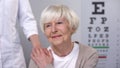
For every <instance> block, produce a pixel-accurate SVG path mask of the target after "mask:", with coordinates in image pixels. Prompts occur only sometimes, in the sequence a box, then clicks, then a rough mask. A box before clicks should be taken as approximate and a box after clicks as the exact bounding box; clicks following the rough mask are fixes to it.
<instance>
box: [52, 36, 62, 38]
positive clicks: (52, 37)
mask: <svg viewBox="0 0 120 68" xmlns="http://www.w3.org/2000/svg"><path fill="white" fill-rule="evenodd" d="M61 36H62V35H54V36H52V38H53V39H54V38H59V37H61Z"/></svg>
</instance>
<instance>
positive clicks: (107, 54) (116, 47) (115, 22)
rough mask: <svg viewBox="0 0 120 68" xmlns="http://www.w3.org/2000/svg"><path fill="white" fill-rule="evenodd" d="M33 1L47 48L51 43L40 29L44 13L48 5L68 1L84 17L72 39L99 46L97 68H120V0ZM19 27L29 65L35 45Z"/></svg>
mask: <svg viewBox="0 0 120 68" xmlns="http://www.w3.org/2000/svg"><path fill="white" fill-rule="evenodd" d="M30 4H31V8H32V11H33V14H34V16H35V19H36V21H37V24H38V30H39V35H40V41H41V42H42V45H43V47H48V46H49V43H48V41H47V39H46V37H45V36H44V34H43V33H42V32H41V30H40V28H39V20H40V19H39V18H40V15H41V12H42V10H43V9H44V8H45V7H47V6H48V5H51V4H64V5H67V6H69V7H70V8H71V9H73V10H74V11H75V12H76V13H77V15H78V16H79V19H80V27H79V28H78V30H77V32H76V33H75V34H74V35H73V37H72V40H73V41H74V40H77V41H79V42H80V43H82V44H85V45H88V46H91V47H93V48H95V49H97V51H98V53H99V63H98V65H97V68H120V0H74V1H71V0H30ZM17 28H18V31H19V35H20V38H21V44H22V45H23V50H24V56H25V59H26V64H27V66H28V64H29V60H30V53H31V49H32V45H31V43H30V42H29V41H28V40H27V39H26V38H25V36H24V34H23V31H22V30H21V29H20V28H21V27H20V26H19V24H18V25H17Z"/></svg>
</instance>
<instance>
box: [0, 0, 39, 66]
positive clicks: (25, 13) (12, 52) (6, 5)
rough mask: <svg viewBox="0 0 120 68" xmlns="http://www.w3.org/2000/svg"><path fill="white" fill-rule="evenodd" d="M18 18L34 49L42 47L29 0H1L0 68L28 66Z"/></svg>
mask: <svg viewBox="0 0 120 68" xmlns="http://www.w3.org/2000/svg"><path fill="white" fill-rule="evenodd" d="M16 20H18V22H19V23H20V25H21V27H22V29H23V31H24V34H25V35H26V38H27V39H29V40H30V41H31V42H32V45H33V50H36V49H38V48H41V47H40V46H41V44H40V42H39V39H38V30H37V26H36V21H35V19H34V16H33V14H32V11H31V8H30V4H29V0H0V68H26V64H25V59H24V55H23V50H22V46H21V44H20V40H19V36H18V32H17V30H16Z"/></svg>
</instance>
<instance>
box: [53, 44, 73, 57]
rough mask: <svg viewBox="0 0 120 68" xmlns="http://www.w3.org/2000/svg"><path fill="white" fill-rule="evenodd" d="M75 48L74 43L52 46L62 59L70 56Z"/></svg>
mask: <svg viewBox="0 0 120 68" xmlns="http://www.w3.org/2000/svg"><path fill="white" fill-rule="evenodd" d="M73 47H74V43H72V42H69V43H63V44H60V45H57V46H52V49H53V51H54V53H55V54H56V55H58V56H60V57H64V56H66V55H68V54H69V53H70V52H71V51H72V49H73Z"/></svg>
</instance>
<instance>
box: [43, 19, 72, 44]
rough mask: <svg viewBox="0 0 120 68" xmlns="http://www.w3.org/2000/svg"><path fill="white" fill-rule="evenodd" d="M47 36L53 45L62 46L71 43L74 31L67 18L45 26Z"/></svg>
mask: <svg viewBox="0 0 120 68" xmlns="http://www.w3.org/2000/svg"><path fill="white" fill-rule="evenodd" d="M44 30H45V35H46V36H47V39H48V40H49V42H50V43H51V44H52V45H61V44H63V43H66V42H69V41H71V34H72V32H73V30H72V29H71V28H70V27H69V23H68V21H67V20H66V19H65V18H59V19H57V20H56V19H55V20H51V21H50V22H47V23H45V24H44Z"/></svg>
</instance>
